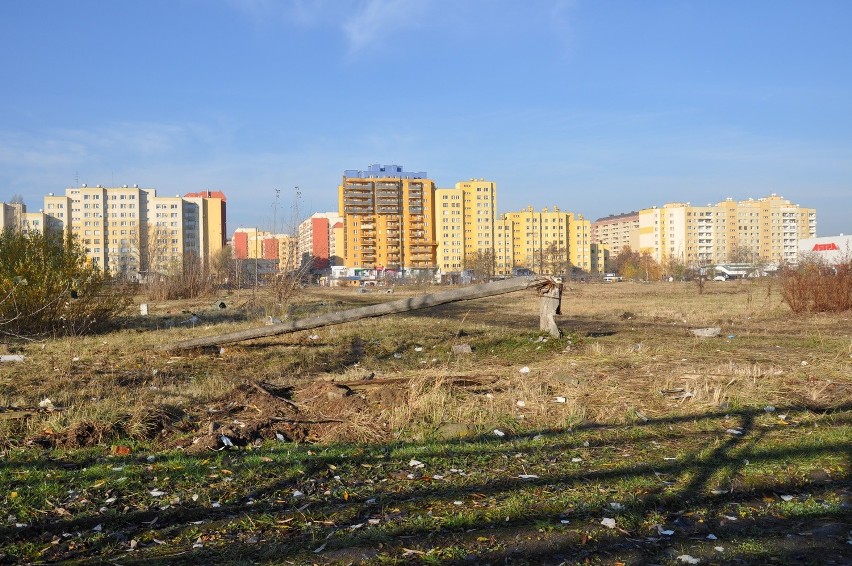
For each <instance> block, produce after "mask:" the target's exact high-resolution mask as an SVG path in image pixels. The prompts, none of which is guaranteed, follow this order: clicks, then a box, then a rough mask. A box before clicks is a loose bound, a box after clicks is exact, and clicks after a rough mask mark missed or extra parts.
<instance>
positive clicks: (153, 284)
mask: <svg viewBox="0 0 852 566" xmlns="http://www.w3.org/2000/svg"><path fill="white" fill-rule="evenodd" d="M144 287H145V293H146V294H147V295H148V298H149V299H150V300H152V301H170V300H174V299H195V298H198V297H205V296H208V295H212V294H213V293H214V292H215V291H216V285H215V284H214V275H213V273H211V270H210V269H209V267H208V266H207V265H205V264H204V263H203V262H202V261H201V260H200V259H199V258H198V257H197V256H194V255H187V256H185V257H184V258H183V259H182V260H180V261H177V262H175V265H173V266H172V268H171V269H170V270H169V272H168V273H164V274H154V275H149V276H148V279H147V281H146V282H145V285H144Z"/></svg>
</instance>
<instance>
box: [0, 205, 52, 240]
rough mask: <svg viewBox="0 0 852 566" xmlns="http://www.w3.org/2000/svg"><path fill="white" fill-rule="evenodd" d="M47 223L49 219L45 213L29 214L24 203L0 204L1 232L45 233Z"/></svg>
mask: <svg viewBox="0 0 852 566" xmlns="http://www.w3.org/2000/svg"><path fill="white" fill-rule="evenodd" d="M47 223H48V218H47V216H45V214H44V212H42V211H39V212H27V205H25V204H24V203H22V202H12V203H5V202H0V232H3V231H6V230H13V231H20V232H24V233H27V232H29V231H31V230H34V231H36V232H43V231H44V227H45V226H46V225H47Z"/></svg>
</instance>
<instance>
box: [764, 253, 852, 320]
mask: <svg viewBox="0 0 852 566" xmlns="http://www.w3.org/2000/svg"><path fill="white" fill-rule="evenodd" d="M781 296H782V298H783V299H784V302H785V303H787V305H788V306H789V307H790V310H792V311H793V312H794V313H797V314H799V313H804V312H844V311H847V310H850V309H852V261H845V262H843V263H839V264H838V265H833V266H832V265H828V264H826V263H825V262H824V261H821V260H819V259H818V258H806V259H805V260H804V261H802V262H801V263H799V264H798V265H797V266H795V267H786V268H784V269H783V270H782V272H781Z"/></svg>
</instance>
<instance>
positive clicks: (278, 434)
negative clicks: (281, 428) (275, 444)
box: [275, 432, 287, 442]
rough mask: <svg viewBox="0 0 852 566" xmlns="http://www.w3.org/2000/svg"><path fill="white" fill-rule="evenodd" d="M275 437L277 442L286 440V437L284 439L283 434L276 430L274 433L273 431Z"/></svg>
mask: <svg viewBox="0 0 852 566" xmlns="http://www.w3.org/2000/svg"><path fill="white" fill-rule="evenodd" d="M275 438H276V439H277V440H278V441H279V442H287V439H286V438H285V437H284V435H283V434H281V433H280V432H276V433H275Z"/></svg>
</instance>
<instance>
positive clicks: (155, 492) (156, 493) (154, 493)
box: [149, 489, 166, 497]
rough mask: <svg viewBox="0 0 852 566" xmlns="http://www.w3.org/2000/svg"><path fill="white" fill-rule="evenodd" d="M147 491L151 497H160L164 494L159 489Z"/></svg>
mask: <svg viewBox="0 0 852 566" xmlns="http://www.w3.org/2000/svg"><path fill="white" fill-rule="evenodd" d="M149 493H150V494H151V497H160V496H163V495H165V494H166V492H165V491H160V490H159V489H152V490H151V491H150V492H149Z"/></svg>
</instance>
